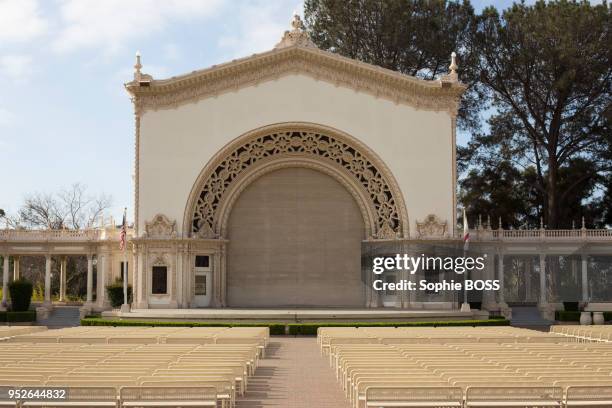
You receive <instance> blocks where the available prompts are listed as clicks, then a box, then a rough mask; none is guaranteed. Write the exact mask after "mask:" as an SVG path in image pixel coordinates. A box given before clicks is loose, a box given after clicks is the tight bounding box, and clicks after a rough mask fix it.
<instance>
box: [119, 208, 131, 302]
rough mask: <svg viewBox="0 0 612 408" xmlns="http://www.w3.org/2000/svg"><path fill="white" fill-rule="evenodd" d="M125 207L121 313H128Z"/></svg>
mask: <svg viewBox="0 0 612 408" xmlns="http://www.w3.org/2000/svg"><path fill="white" fill-rule="evenodd" d="M126 217H127V207H125V208H124V210H123V225H122V226H121V228H122V229H123V231H124V233H125V237H124V244H123V304H122V305H121V311H122V312H129V311H130V305H129V303H128V263H127V218H126Z"/></svg>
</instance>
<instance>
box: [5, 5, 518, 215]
mask: <svg viewBox="0 0 612 408" xmlns="http://www.w3.org/2000/svg"><path fill="white" fill-rule="evenodd" d="M511 3H512V1H511V0H490V1H487V0H473V1H472V4H473V5H474V7H475V8H476V9H477V10H480V9H482V7H484V6H486V5H490V4H494V5H495V6H497V7H498V8H504V7H506V6H508V5H509V4H511ZM302 8H303V4H302V2H301V1H300V0H104V1H100V0H46V1H44V0H0V186H1V188H0V208H2V209H4V210H5V211H6V212H7V213H9V214H11V213H14V212H16V210H17V209H18V208H19V206H20V204H21V203H22V202H23V200H24V197H25V196H27V195H29V194H32V193H36V192H40V193H53V192H57V191H59V190H61V189H63V188H66V187H69V186H70V185H72V184H74V183H77V182H78V183H81V184H84V185H86V186H87V188H88V191H89V192H90V193H91V194H99V193H105V194H109V195H111V196H112V198H113V206H112V208H111V209H110V212H109V214H108V215H113V216H114V217H115V218H119V217H120V216H121V213H122V209H123V207H126V206H127V207H128V214H131V213H132V208H133V192H132V174H133V157H134V151H133V149H134V116H133V109H132V105H131V102H130V99H129V97H128V95H127V93H126V92H125V89H124V87H123V83H125V82H128V81H130V80H131V78H132V73H133V65H134V55H135V53H136V51H140V53H141V55H142V63H143V72H146V73H149V74H152V75H153V77H154V78H164V77H169V76H173V75H179V74H182V73H186V72H191V71H193V70H196V69H202V68H206V67H208V66H211V65H214V64H218V63H222V62H226V61H228V60H232V59H234V58H239V57H244V56H248V55H250V54H252V53H255V52H262V51H267V50H269V49H271V48H273V46H274V44H276V43H277V42H278V41H279V40H280V38H281V36H282V33H283V32H284V30H286V29H289V22H290V20H291V17H292V15H293V14H294V13H295V12H298V13H299V14H302Z"/></svg>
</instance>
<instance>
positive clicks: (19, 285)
mask: <svg viewBox="0 0 612 408" xmlns="http://www.w3.org/2000/svg"><path fill="white" fill-rule="evenodd" d="M8 290H9V294H10V295H11V310H12V311H14V312H26V311H28V309H30V302H31V301H32V291H33V289H32V282H30V281H28V280H26V279H17V280H15V281H13V282H11V283H9V285H8ZM35 320H36V319H35Z"/></svg>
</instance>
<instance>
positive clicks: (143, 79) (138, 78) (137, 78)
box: [134, 51, 153, 84]
mask: <svg viewBox="0 0 612 408" xmlns="http://www.w3.org/2000/svg"><path fill="white" fill-rule="evenodd" d="M141 69H142V63H141V61H140V51H136V64H134V82H137V83H139V84H142V83H149V82H151V81H152V80H153V77H152V76H151V75H149V74H143V73H142V72H141V71H140V70H141Z"/></svg>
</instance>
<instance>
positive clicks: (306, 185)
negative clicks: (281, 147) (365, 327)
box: [224, 166, 366, 307]
mask: <svg viewBox="0 0 612 408" xmlns="http://www.w3.org/2000/svg"><path fill="white" fill-rule="evenodd" d="M364 227H365V223H364V220H363V214H362V213H361V210H360V208H359V205H358V203H357V201H356V200H355V198H354V196H353V194H352V193H351V192H349V191H348V190H347V188H346V187H345V186H344V185H343V184H342V183H341V182H340V181H339V180H338V179H337V178H335V177H333V176H331V175H330V174H327V173H325V172H322V171H320V169H318V168H316V167H310V166H287V167H285V166H282V167H279V168H276V169H270V171H267V172H266V173H265V174H263V175H262V176H260V177H257V179H256V180H253V181H252V182H250V183H248V185H247V186H246V188H245V189H244V190H243V191H242V192H241V193H240V194H239V195H238V197H237V199H236V201H235V203H234V204H233V205H232V209H231V213H230V214H229V216H228V222H227V229H226V231H225V234H226V235H224V237H226V238H227V239H228V242H227V247H226V248H227V250H226V272H225V275H226V277H227V305H228V306H229V307H363V306H364V304H365V301H366V297H365V296H366V286H365V281H364V280H363V276H362V275H363V274H362V272H361V245H362V240H363V234H364Z"/></svg>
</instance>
